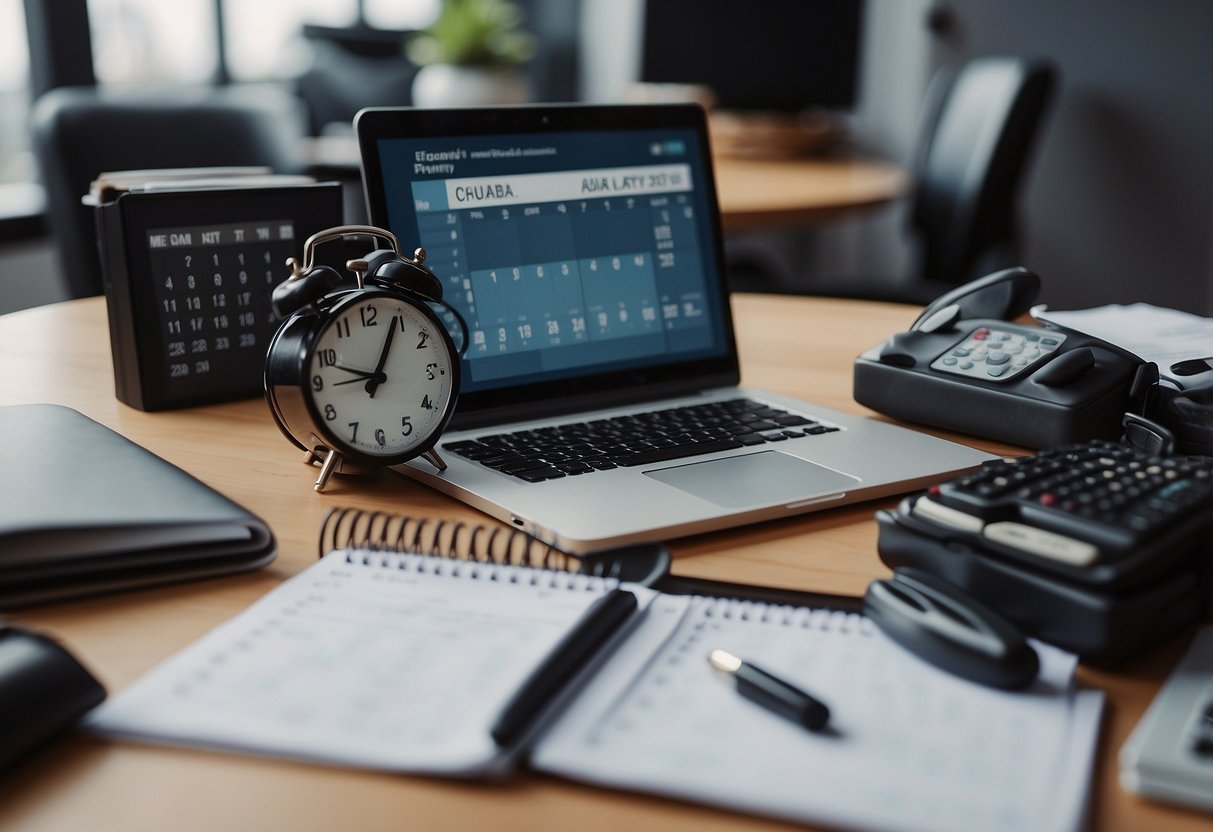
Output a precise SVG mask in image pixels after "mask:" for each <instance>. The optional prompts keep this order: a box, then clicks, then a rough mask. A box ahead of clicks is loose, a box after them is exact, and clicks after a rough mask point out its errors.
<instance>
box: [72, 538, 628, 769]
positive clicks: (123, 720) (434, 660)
mask: <svg viewBox="0 0 1213 832" xmlns="http://www.w3.org/2000/svg"><path fill="white" fill-rule="evenodd" d="M612 585H613V584H612V583H611V582H610V581H605V580H603V579H600V578H591V577H588V576H583V575H572V574H569V573H566V572H548V571H543V570H533V569H524V568H520V567H508V566H488V565H484V564H474V563H468V562H466V561H465V562H460V561H451V560H444V559H438V558H429V557H423V556H418V555H402V554H384V553H373V554H372V553H365V552H363V553H357V554H356V555H354V554H351V555H349V556H348V557H347V553H345V552H334V553H332V554H329V555H327V556H326V557H325V558H324V559H322V560H321V561H319V562H318V563H316V564H315V565H313V566H311V567H310V568H308V569H307V570H305V571H304V572H302V573H300V574H299V575H297V576H295V577H293V578H291V579H290V580H288V581H286V582H285V583H283V584H282V585H281V586H279V587H277V588H276V589H274V590H273V591H272V592H270V593H269V594H268V595H266V596H265V597H264V598H263V599H261V600H260V601H258V602H257V603H256V604H254V605H253V606H252V607H250V608H249V609H248V610H246V611H245V612H243V613H241V614H240V615H238V616H237V617H236V618H234V619H232V620H231V621H229V622H227V623H225V624H223V625H221V626H220V627H218V628H216V629H215V630H213V631H212V632H211V633H209V634H208V635H206V636H204V637H203V638H202V639H201V640H200V641H198V642H196V643H195V644H193V645H192V646H190V647H187V648H186V649H185V650H183V651H182V652H180V653H178V654H177V655H176V656H174V657H172V658H170V659H169V660H168V661H166V662H164V663H163V664H161V665H160V666H158V667H156V668H155V669H153V670H152V671H151V672H150V673H149V674H147V675H146V676H144V677H143V678H142V679H140V680H138V681H136V682H135V683H134V684H133V685H132V686H131V687H130V688H128V689H127V690H126V691H124V692H122V693H121V694H120V695H119V696H117V697H116V698H114V699H112V700H111V701H110V702H109V703H107V704H105V705H103V706H102V707H100V708H99V709H98V710H97V711H95V712H94V713H93V715H92V716H91V718H90V724H91V726H92V727H94V728H96V729H98V730H101V731H104V732H107V733H114V734H119V735H127V736H134V737H141V738H145V739H153V740H160V741H166V742H176V743H188V744H195V745H206V746H214V747H222V748H229V749H237V750H244V751H249V752H254V753H261V754H270V755H286V756H292V757H296V758H302V759H311V760H320V761H328V762H335V763H341V764H347V765H354V766H362V767H372V768H386V769H393V770H401V771H404V770H408V771H424V772H428V773H441V774H451V775H459V774H468V775H471V774H480V773H485V770H486V768H487V766H488V764H489V763H490V761H493V760H494V759H495V758H498V757H500V755H499V752H498V749H497V747H496V745H495V744H494V743H493V740H492V739H491V737H490V736H489V729H490V727H491V726H492V724H493V722H494V720H495V719H496V718H497V716H498V715H499V714H500V712H501V710H502V708H503V707H504V705H505V703H506V702H507V701H508V700H509V698H510V696H511V695H512V694H513V693H514V691H515V690H516V689H517V688H518V686H519V685H521V684H522V683H523V681H524V680H525V679H526V677H527V674H528V673H529V672H530V671H531V670H532V669H533V668H534V667H535V666H536V665H537V664H538V663H539V662H540V661H541V660H542V659H543V657H544V656H546V655H547V653H548V652H549V651H550V650H551V649H552V648H553V647H554V646H555V644H556V643H557V642H558V641H559V639H560V637H561V636H562V635H563V634H564V633H565V632H566V631H567V630H568V629H569V628H570V627H571V626H572V625H573V624H575V623H576V621H577V620H578V618H579V617H580V616H581V615H582V613H583V612H584V611H585V610H586V608H587V607H588V606H589V605H590V604H591V603H592V602H593V601H594V600H595V599H597V598H598V597H600V596H601V595H603V594H604V593H605V592H606V591H607V590H608V589H609V588H610V587H611V586H612Z"/></svg>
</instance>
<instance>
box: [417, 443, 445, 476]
mask: <svg viewBox="0 0 1213 832" xmlns="http://www.w3.org/2000/svg"><path fill="white" fill-rule="evenodd" d="M421 458H422V459H424V460H425V461H426V462H428V463H429V464H430V465H433V466H434V467H435V468H437V469H438V470H439V471H445V470H446V462H445V461H444V460H443V458H442V457H440V456H439V455H438V451H436V450H434V449H433V448H430V449H429V450H428V451H426V452H425V453H423V454H422V455H421Z"/></svg>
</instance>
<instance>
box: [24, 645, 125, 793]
mask: <svg viewBox="0 0 1213 832" xmlns="http://www.w3.org/2000/svg"><path fill="white" fill-rule="evenodd" d="M104 699H105V688H103V687H102V686H101V683H100V682H98V681H97V680H96V679H95V678H94V677H93V675H92V674H91V673H89V672H88V670H86V669H85V668H84V666H83V665H82V664H80V662H79V661H77V660H76V657H75V656H73V655H72V654H71V653H69V652H68V651H67V650H66V649H64V648H63V647H62V646H60V645H59V644H58V643H57V642H55V641H54V640H52V639H50V638H48V637H46V636H44V635H41V634H39V633H34V632H30V631H29V630H24V629H21V628H18V627H13V626H8V625H5V624H3V623H2V622H0V737H3V738H4V742H2V743H0V771H3V770H8V769H10V768H11V767H12V766H13V765H14V764H15V763H17V762H19V761H20V760H22V759H23V758H24V757H25V756H26V755H28V754H30V753H32V752H33V751H35V750H37V749H38V748H40V747H42V746H43V745H45V744H46V743H48V742H50V741H51V740H53V739H55V737H56V736H58V735H59V734H62V733H64V732H65V731H66V730H67V729H68V728H70V727H71V726H72V725H74V724H75V723H76V721H77V720H78V719H80V717H82V716H84V714H86V713H88V711H90V710H92V708H93V707H94V706H96V705H98V704H100V703H101V701H102V700H104Z"/></svg>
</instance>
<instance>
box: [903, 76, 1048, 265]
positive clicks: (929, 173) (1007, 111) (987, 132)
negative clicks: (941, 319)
mask: <svg viewBox="0 0 1213 832" xmlns="http://www.w3.org/2000/svg"><path fill="white" fill-rule="evenodd" d="M1056 75H1057V73H1056V70H1055V69H1054V68H1053V67H1052V66H1051V65H1050V64H1048V63H1045V62H1042V61H1028V60H1023V59H1017V58H978V59H976V60H973V61H971V62H969V63H967V64H965V65H964V66H962V67H961V68H959V69H958V70H949V69H945V70H941V71H940V73H938V74H937V75H936V76H935V78H934V79H933V80H932V82H931V85H930V87H929V89H928V92H927V97H926V102H925V104H924V107H923V113H922V130H921V133H920V137H919V143H918V148H917V151H916V158H915V162H914V169H915V170H914V173H915V176H916V186H915V193H914V198H913V205H912V208H911V214H910V227H911V231H912V232H913V233H914V235H915V236H916V237H917V238H918V241H919V242H920V245H921V248H920V251H919V261H918V266H917V268H916V270H915V271H916V277H917V278H918V279H919V280H929V281H943V282H946V283H954V284H959V283H964V282H966V281H968V280H971V279H973V278H976V277H978V276H980V275H982V274H985V273H986V272H988V271H990V270H992V269H995V268H999V267H1002V266H1004V265H1011V264H1012V263H1013V260H1014V257H1015V246H1016V237H1017V233H1016V226H1017V223H1016V213H1017V203H1018V197H1019V192H1020V190H1021V186H1022V183H1023V179H1024V173H1025V170H1026V167H1027V162H1028V160H1029V158H1030V155H1031V151H1032V147H1033V145H1034V144H1035V141H1036V138H1037V135H1038V134H1039V132H1040V127H1041V124H1042V122H1043V116H1044V114H1045V111H1046V108H1047V105H1048V103H1049V100H1050V98H1051V96H1052V92H1053V88H1054V86H1055V84H1056Z"/></svg>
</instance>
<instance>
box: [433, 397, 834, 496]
mask: <svg viewBox="0 0 1213 832" xmlns="http://www.w3.org/2000/svg"><path fill="white" fill-rule="evenodd" d="M837 430H839V428H837V427H835V426H833V425H827V424H822V423H821V422H818V421H815V420H813V419H810V418H808V417H805V416H801V415H799V414H796V413H791V412H789V411H786V410H780V409H779V408H777V407H770V406H769V405H765V404H761V403H759V402H755V401H751V400H750V399H730V400H729V401H724V402H713V403H711V404H697V405H691V406H688V407H675V408H668V409H663V410H653V411H649V412H647V413H636V414H631V415H628V416H617V417H615V418H612V419H596V420H593V421H590V422H576V423H572V424H567V425H558V426H554V427H546V428H538V429H536V430H521V431H515V432H513V433H499V434H493V435H490V436H481V437H480V438H479V439H475V440H466V441H461V442H447V443H445V444H444V445H443V446H442V448H443V450H446V451H451V452H452V453H456V454H459V455H460V456H463V457H466V458H468V459H471V460H474V461H476V462H479V463H480V464H481V465H486V466H488V467H489V468H494V469H496V470H498V471H501V472H502V473H503V474H509V475H511V476H515V477H518V478H519V479H521V480H525V481H527V482H541V481H543V480H551V479H557V478H559V477H566V476H575V475H578V474H588V473H591V472H593V471H605V470H608V469H611V468H620V467H631V466H636V465H649V464H651V463H654V462H667V461H669V460H674V459H683V458H685V457H690V456H699V455H701V454H708V453H713V452H715V451H726V450H730V449H733V448H744V447H746V446H750V445H762V444H765V443H767V442H782V441H786V440H788V439H792V438H795V437H799V436H815V435H818V434H823V433H832V432H834V431H837Z"/></svg>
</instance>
